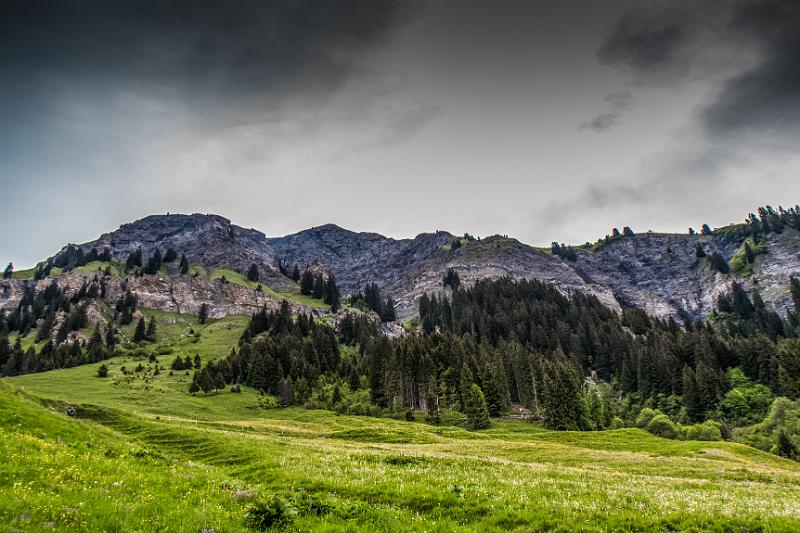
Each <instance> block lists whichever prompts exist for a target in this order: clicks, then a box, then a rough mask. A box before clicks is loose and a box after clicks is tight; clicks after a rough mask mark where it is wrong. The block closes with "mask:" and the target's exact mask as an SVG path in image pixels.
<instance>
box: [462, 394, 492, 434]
mask: <svg viewBox="0 0 800 533" xmlns="http://www.w3.org/2000/svg"><path fill="white" fill-rule="evenodd" d="M464 414H466V415H467V423H468V424H469V426H470V427H471V428H472V429H484V428H488V427H489V425H490V424H491V422H490V420H489V409H488V408H487V406H486V398H485V397H484V395H483V391H482V390H481V388H480V387H479V386H478V385H476V384H475V383H473V384H472V385H471V386H470V387H469V389H468V390H467V394H466V397H465V398H464Z"/></svg>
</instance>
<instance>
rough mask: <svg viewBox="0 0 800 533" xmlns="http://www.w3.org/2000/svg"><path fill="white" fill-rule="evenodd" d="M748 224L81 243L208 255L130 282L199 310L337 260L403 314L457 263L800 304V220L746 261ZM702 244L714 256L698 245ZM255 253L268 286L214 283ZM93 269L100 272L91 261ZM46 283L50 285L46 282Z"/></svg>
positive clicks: (337, 270) (221, 309)
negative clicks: (549, 235)
mask: <svg viewBox="0 0 800 533" xmlns="http://www.w3.org/2000/svg"><path fill="white" fill-rule="evenodd" d="M742 227H743V226H730V227H728V228H723V229H721V230H717V231H715V232H714V233H713V234H711V235H689V234H659V233H647V234H639V235H629V236H619V237H614V238H607V239H605V240H601V241H598V244H597V245H595V246H594V247H592V248H585V247H582V248H578V249H576V250H575V252H576V260H575V261H569V260H566V259H563V258H561V257H559V256H556V255H554V254H552V253H550V250H549V249H548V250H542V249H538V248H534V247H532V246H528V245H526V244H523V243H521V242H519V241H517V240H515V239H512V238H508V237H501V236H492V237H488V238H485V239H472V238H457V237H454V236H453V235H451V234H450V233H447V232H435V233H423V234H420V235H418V236H417V237H415V238H413V239H392V238H389V237H385V236H383V235H379V234H377V233H356V232H353V231H349V230H346V229H344V228H341V227H339V226H336V225H333V224H328V225H324V226H319V227H314V228H310V229H308V230H304V231H301V232H298V233H295V234H293V235H288V236H285V237H271V238H267V237H266V236H265V235H264V234H263V233H261V232H259V231H257V230H254V229H244V228H241V227H239V226H236V225H233V224H231V223H230V221H229V220H227V219H225V218H223V217H220V216H217V215H200V214H193V215H154V216H149V217H146V218H143V219H141V220H139V221H136V222H133V223H131V224H125V225H123V226H121V227H120V228H119V229H118V230H116V231H113V232H110V233H106V234H104V235H102V236H101V237H100V238H98V239H97V240H95V241H92V242H88V243H85V244H82V245H79V247H80V249H81V250H82V252H83V253H89V251H90V250H91V249H92V248H94V249H96V250H98V251H102V250H104V249H108V250H109V251H110V253H111V255H112V256H113V258H114V259H115V260H116V261H117V264H120V265H121V264H124V262H125V260H126V258H127V257H128V255H129V254H130V253H132V252H134V251H135V250H137V249H139V248H141V250H142V252H143V257H144V260H145V261H146V260H147V258H148V257H149V256H150V255H151V254H152V253H153V252H154V250H155V249H156V248H158V249H159V250H161V252H162V253H164V252H165V251H166V250H167V249H170V248H171V249H174V250H175V251H176V252H177V253H178V254H179V255H181V254H185V255H186V257H187V259H188V260H189V262H191V263H193V264H195V265H198V266H199V267H202V268H201V269H195V268H194V267H193V272H199V273H200V274H202V275H200V276H193V277H191V278H188V277H187V276H181V275H180V273H179V272H178V271H177V268H176V267H177V262H176V263H174V264H173V265H165V266H164V268H163V270H162V271H161V272H160V273H159V274H158V275H156V276H138V275H137V276H136V278H135V280H134V281H133V282H130V283H127V284H126V287H131V288H132V290H134V291H135V292H136V293H137V296H140V295H141V296H142V300H143V305H146V306H153V307H154V308H157V309H162V310H169V311H181V312H189V313H194V312H197V310H198V309H199V307H200V305H201V304H202V303H208V304H213V308H214V309H213V313H214V316H223V315H225V314H231V313H241V312H246V311H247V310H248V309H252V308H254V307H257V306H260V305H262V304H264V303H265V302H267V303H269V304H270V305H271V306H274V305H276V304H277V303H278V302H279V300H280V298H281V297H282V296H281V295H284V296H285V295H286V294H297V292H298V287H297V284H296V283H295V282H293V281H292V280H291V279H289V278H288V277H287V276H285V275H284V274H282V273H281V266H282V265H283V266H284V267H285V268H287V269H291V268H292V267H293V266H294V265H298V267H299V268H300V269H301V270H302V269H303V268H306V267H307V266H314V268H323V270H329V271H330V272H332V273H333V274H334V275H335V277H336V280H337V284H338V286H339V288H340V290H341V292H342V293H343V294H354V293H357V292H360V291H362V290H363V289H364V286H365V285H366V284H367V283H370V282H374V283H376V284H377V285H378V286H379V287H380V288H381V290H382V292H383V293H384V295H388V296H391V297H392V298H393V299H394V300H395V302H397V311H398V318H399V319H405V318H407V317H409V316H411V315H413V314H414V313H415V311H416V302H417V300H418V299H419V297H420V296H421V295H422V293H423V292H426V291H427V292H436V291H441V290H442V284H441V279H442V275H443V273H444V272H446V270H447V269H448V268H453V269H455V270H456V271H458V273H459V275H460V276H461V279H462V281H464V282H466V283H471V282H474V281H475V280H477V279H481V278H498V277H511V278H515V279H522V278H527V279H539V280H543V281H547V282H550V283H553V284H555V285H556V286H557V287H558V288H559V289H560V290H562V291H563V292H564V293H569V292H572V291H582V292H586V293H591V294H594V295H595V296H597V297H598V298H599V299H600V300H601V301H602V302H603V303H605V304H606V305H608V306H609V307H611V308H613V309H617V310H619V309H620V308H622V307H638V308H641V309H643V310H645V311H647V312H648V313H650V314H653V315H656V316H661V317H669V316H671V317H674V318H691V319H698V318H702V317H705V316H706V315H708V313H710V312H711V311H713V309H714V308H715V305H716V299H717V295H718V294H719V293H720V292H724V291H727V290H729V289H730V286H731V284H732V283H733V282H734V281H736V282H738V283H740V284H741V285H743V286H744V287H745V289H746V290H748V291H749V292H753V291H758V292H759V293H760V294H761V296H762V297H763V299H764V300H765V302H766V303H767V304H768V305H770V306H773V307H774V308H776V309H777V310H778V311H779V312H781V313H784V312H785V311H786V309H787V308H791V305H792V304H791V297H790V294H789V279H790V276H792V275H798V273H800V232H798V231H797V230H796V229H794V228H792V227H789V226H786V228H785V229H784V230H782V231H780V232H771V233H768V234H767V235H766V239H765V243H764V247H763V250H761V251H762V252H763V253H760V254H759V255H756V257H755V259H754V260H753V262H752V263H747V264H745V265H744V267H742V261H741V256H742V254H743V247H744V242H745V241H744V239H745V237H744V236H742V233H741V228H742ZM698 247H700V248H701V249H702V250H703V253H704V254H705V256H706V257H698V254H697V249H698ZM65 250H66V249H65ZM61 253H62V254H63V253H64V251H62V252H61ZM715 253H717V254H719V255H720V256H721V257H723V258H724V259H725V260H726V261H727V262H728V263H730V264H731V265H733V266H734V268H732V270H731V272H729V273H725V274H722V273H720V272H717V271H716V270H714V269H713V268H712V266H711V263H710V259H709V257H710V256H711V255H712V254H715ZM56 257H58V256H56ZM737 261H739V262H738V264H737V263H736V262H737ZM252 264H255V265H256V266H257V268H258V270H259V273H260V279H259V283H261V284H262V285H263V288H264V290H263V291H262V292H261V293H258V292H257V291H255V290H254V289H255V286H248V285H247V283H246V281H245V283H244V286H242V285H241V284H240V285H238V286H237V287H233V288H229V289H228V290H225V289H224V288H220V287H218V286H217V284H215V283H213V281H214V280H215V279H216V278H219V277H221V274H219V273H220V272H225V273H227V275H226V279H228V280H229V281H230V280H231V278H234V277H235V278H237V279H239V278H242V274H244V272H246V271H247V269H248V268H249V267H250V265H252ZM737 265H738V267H740V268H736V267H737ZM120 270H121V268H120ZM215 272H217V274H214V273H215ZM284 272H286V270H284ZM79 273H80V269H75V270H72V271H71V273H70V274H71V275H72V276H73V277H72V278H69V277H66V278H65V279H64V280H61V281H59V283H62V284H66V285H68V286H69V287H70V288H71V289H73V290H77V289H75V287H74V286H75V285H77V286H78V287H80V285H81V278H80V276H79V275H78V274H79ZM55 274H58V272H55V273H54V275H55ZM83 274H84V277H86V276H88V275H89V274H91V272H86V271H85V269H84V272H83ZM56 277H59V276H56ZM61 277H64V276H60V277H59V279H60V278H61ZM123 277H124V276H123V275H122V273H121V274H120V279H122V278H123ZM39 285H40V286H39V287H38V288H39V289H41V288H42V287H43V286H44V284H43V283H42V282H39ZM24 287H25V282H24V281H15V280H3V281H2V282H0V308H5V309H7V310H12V309H13V308H14V307H15V306H16V304H17V303H18V302H19V300H20V298H21V297H22V294H23V292H24ZM121 288H122V285H120V286H119V287H118V289H120V290H121ZM245 289H246V290H245ZM276 293H277V294H276ZM203 295H205V297H204V296H203ZM305 303H308V302H305Z"/></svg>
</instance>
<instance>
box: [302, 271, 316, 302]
mask: <svg viewBox="0 0 800 533" xmlns="http://www.w3.org/2000/svg"><path fill="white" fill-rule="evenodd" d="M313 292H314V274H312V273H311V271H310V270H306V271H304V272H303V276H302V277H301V278H300V294H305V295H306V296H310V295H311V293H313Z"/></svg>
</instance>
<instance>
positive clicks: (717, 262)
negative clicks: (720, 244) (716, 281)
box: [711, 252, 730, 274]
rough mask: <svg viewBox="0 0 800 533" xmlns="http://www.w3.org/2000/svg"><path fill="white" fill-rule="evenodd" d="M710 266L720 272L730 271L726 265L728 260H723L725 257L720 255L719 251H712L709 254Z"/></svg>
mask: <svg viewBox="0 0 800 533" xmlns="http://www.w3.org/2000/svg"><path fill="white" fill-rule="evenodd" d="M711 268H713V269H714V270H716V271H717V272H719V273H720V274H727V273H728V272H730V267H728V262H727V261H725V258H724V257H722V254H720V253H719V252H714V253H713V254H711Z"/></svg>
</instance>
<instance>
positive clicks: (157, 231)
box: [81, 214, 288, 286]
mask: <svg viewBox="0 0 800 533" xmlns="http://www.w3.org/2000/svg"><path fill="white" fill-rule="evenodd" d="M81 248H83V250H84V251H88V250H90V249H91V248H97V250H98V251H102V250H103V249H104V248H108V249H109V250H110V251H111V254H112V255H113V256H114V258H115V259H117V260H119V261H122V262H124V261H125V260H126V259H127V257H128V255H129V254H130V253H131V252H134V251H136V249H137V248H141V249H142V255H143V256H144V261H147V258H148V257H150V256H151V255H152V254H153V252H154V251H155V249H156V248H158V249H160V250H161V253H162V254H163V253H165V252H166V251H167V250H168V249H169V248H172V249H174V250H175V251H176V252H177V253H178V256H179V257H180V255H181V254H185V255H186V258H187V259H188V260H189V262H190V263H197V264H200V265H202V266H203V267H204V268H205V269H206V270H213V269H215V268H230V269H231V270H235V271H236V272H239V273H242V274H243V273H245V272H247V269H248V268H249V267H250V265H252V264H255V265H256V266H257V267H258V269H259V273H260V275H261V278H263V279H264V280H265V281H269V282H271V284H272V285H280V286H287V284H288V280H286V279H285V277H284V276H282V275H281V274H280V272H279V268H278V255H277V254H276V253H275V250H274V249H273V248H272V246H270V244H269V242H268V240H267V237H266V236H265V235H264V234H263V233H261V232H260V231H257V230H254V229H245V228H241V227H239V226H236V225H233V224H231V222H230V220H228V219H226V218H223V217H221V216H218V215H200V214H194V215H152V216H149V217H146V218H143V219H141V220H137V221H136V222H132V223H130V224H123V225H122V226H120V228H119V229H118V230H116V231H113V232H111V233H106V234H104V235H102V236H100V238H99V239H97V240H95V241H92V242H88V243H85V244H83V245H81ZM176 264H177V263H176Z"/></svg>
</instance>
